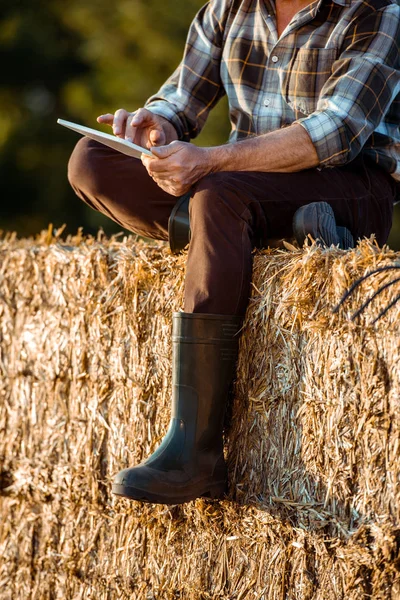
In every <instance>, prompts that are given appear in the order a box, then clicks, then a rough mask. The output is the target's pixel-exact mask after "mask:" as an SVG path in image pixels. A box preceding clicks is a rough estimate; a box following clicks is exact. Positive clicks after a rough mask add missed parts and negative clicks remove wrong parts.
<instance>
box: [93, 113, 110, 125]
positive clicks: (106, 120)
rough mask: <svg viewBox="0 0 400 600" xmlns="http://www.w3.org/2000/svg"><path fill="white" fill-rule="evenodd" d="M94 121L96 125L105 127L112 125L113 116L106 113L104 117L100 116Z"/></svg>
mask: <svg viewBox="0 0 400 600" xmlns="http://www.w3.org/2000/svg"><path fill="white" fill-rule="evenodd" d="M96 121H97V122H98V123H104V124H105V125H112V124H113V122H114V115H112V114H111V113H107V114H106V115H100V116H99V117H97V119H96Z"/></svg>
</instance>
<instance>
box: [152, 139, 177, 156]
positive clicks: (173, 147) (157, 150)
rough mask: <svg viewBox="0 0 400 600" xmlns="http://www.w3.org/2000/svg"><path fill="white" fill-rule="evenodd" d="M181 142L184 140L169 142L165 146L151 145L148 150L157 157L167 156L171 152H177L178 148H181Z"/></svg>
mask: <svg viewBox="0 0 400 600" xmlns="http://www.w3.org/2000/svg"><path fill="white" fill-rule="evenodd" d="M183 143H184V142H171V143H170V144H167V145H166V146H153V147H152V148H150V150H151V152H152V153H153V154H154V156H156V157H157V158H168V157H169V156H171V155H172V154H175V153H176V152H179V150H182V144H183Z"/></svg>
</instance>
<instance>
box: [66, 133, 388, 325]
mask: <svg viewBox="0 0 400 600" xmlns="http://www.w3.org/2000/svg"><path fill="white" fill-rule="evenodd" d="M69 179H70V182H71V185H72V187H73V188H74V190H75V191H76V193H77V194H78V196H79V197H80V198H82V199H83V200H84V201H85V202H86V203H87V204H89V205H90V206H91V207H92V208H95V209H96V210H99V211H100V212H103V213H104V214H106V215H107V216H109V217H110V218H111V219H113V220H114V221H116V222H117V223H119V224H120V225H121V226H123V227H125V228H127V229H128V230H130V231H133V232H135V233H138V234H140V235H144V236H146V237H152V238H156V239H163V240H167V239H168V218H169V215H170V213H171V210H172V208H173V206H174V205H175V203H176V198H175V197H173V196H171V195H169V194H167V193H166V192H163V191H162V190H161V189H160V188H159V187H158V186H157V185H156V184H155V183H154V182H153V180H152V179H151V178H150V177H149V176H148V174H147V171H146V170H145V168H144V167H143V165H142V163H141V162H140V161H139V160H137V159H134V158H129V157H127V156H125V155H123V154H121V153H119V152H116V151H114V150H112V149H110V148H107V147H106V146H103V145H102V144H98V143H97V142H94V141H92V140H88V139H87V138H83V139H82V140H81V141H80V142H79V143H78V144H77V146H76V148H75V150H74V152H73V154H72V156H71V160H70V164H69ZM394 197H395V185H394V181H392V180H391V178H390V177H389V176H388V175H387V174H386V173H384V172H383V171H381V170H380V169H377V168H375V167H373V166H368V167H366V166H365V165H364V164H363V163H362V161H360V162H358V163H357V164H355V163H352V164H350V165H349V166H348V167H343V168H340V169H323V170H321V171H319V170H317V169H310V170H307V171H302V172H299V173H256V172H237V173H236V172H235V173H232V172H226V173H215V174H212V175H209V176H207V177H205V178H203V179H202V180H201V181H199V182H198V183H197V185H196V186H194V189H193V193H192V198H191V201H190V219H191V242H190V246H189V254H188V261H187V268H186V282H185V307H184V308H185V312H189V313H190V312H195V313H209V314H210V313H211V314H222V315H238V316H243V315H244V313H245V310H246V307H247V303H248V298H249V295H250V281H251V269H252V250H253V249H254V248H255V247H257V248H262V247H265V246H266V245H267V244H268V239H269V238H271V237H272V238H280V237H292V219H293V215H294V213H295V212H296V210H297V209H298V208H299V207H300V206H303V205H305V204H308V203H311V202H318V201H325V202H328V203H329V204H330V205H331V207H332V209H333V211H334V214H335V218H336V222H337V225H339V226H344V227H347V228H348V229H349V230H350V231H351V233H352V234H353V236H354V238H355V239H357V238H359V237H363V236H370V235H371V234H372V233H374V234H375V235H376V239H377V242H378V243H379V244H383V243H385V242H386V240H387V237H388V235H389V231H390V227H391V219H392V210H393V209H392V207H393V199H394Z"/></svg>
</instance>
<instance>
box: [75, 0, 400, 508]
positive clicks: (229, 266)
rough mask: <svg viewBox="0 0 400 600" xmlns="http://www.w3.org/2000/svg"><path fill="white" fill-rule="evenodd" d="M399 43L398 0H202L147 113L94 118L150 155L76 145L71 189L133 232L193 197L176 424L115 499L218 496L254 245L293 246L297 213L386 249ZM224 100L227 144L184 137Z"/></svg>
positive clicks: (398, 106)
mask: <svg viewBox="0 0 400 600" xmlns="http://www.w3.org/2000/svg"><path fill="white" fill-rule="evenodd" d="M399 38H400V8H399V6H398V4H397V3H396V2H395V1H392V0H376V1H372V0H370V1H369V2H368V1H360V0H317V1H315V2H313V3H311V2H309V1H308V0H293V1H289V0H276V2H275V3H274V2H273V1H272V0H243V1H240V0H210V2H209V3H208V4H207V5H206V6H204V7H203V8H202V9H201V10H200V12H199V13H198V15H197V16H196V18H195V20H194V21H193V23H192V25H191V28H190V31H189V35H188V40H187V44H186V48H185V54H184V57H183V61H182V63H181V64H180V66H179V67H178V68H177V70H176V71H175V73H174V74H173V75H172V76H171V77H170V79H169V80H168V81H167V82H166V83H165V84H164V85H163V86H162V87H161V89H160V90H159V92H158V94H156V95H155V96H153V97H151V98H150V99H149V100H148V102H147V103H146V105H145V108H143V109H140V110H138V111H137V112H134V113H130V112H127V111H125V110H123V109H121V110H118V111H117V112H116V113H115V114H114V115H112V114H109V115H103V116H101V117H99V118H98V121H99V122H100V123H107V124H109V125H112V126H113V130H114V133H115V135H117V136H120V137H125V138H126V139H130V140H133V141H134V142H136V143H138V144H140V145H142V146H147V147H149V148H150V147H151V148H152V152H153V155H154V156H153V157H147V156H144V155H143V160H142V162H143V164H141V162H140V161H138V160H135V159H132V158H128V157H126V156H124V155H122V154H120V153H117V152H114V151H112V150H110V149H108V148H106V147H104V146H101V145H99V144H97V143H95V142H92V141H89V140H85V139H84V140H82V141H81V142H80V143H79V144H78V145H77V147H76V149H75V151H74V154H73V155H72V158H71V161H70V167H69V177H70V181H71V184H72V186H73V187H74V189H75V191H76V193H77V194H78V195H79V196H80V197H81V198H82V199H83V200H85V201H86V202H87V203H88V204H89V205H90V206H92V207H93V208H95V209H97V210H100V211H101V212H103V213H105V214H107V215H108V216H110V217H111V218H112V219H114V220H115V221H117V222H118V223H120V224H121V225H122V226H124V227H126V228H127V229H130V230H132V231H134V232H137V233H139V234H142V235H145V236H148V237H153V238H159V239H167V238H168V233H167V222H168V216H169V214H170V212H171V210H172V208H173V206H174V203H175V201H176V196H181V195H183V194H185V193H190V197H191V200H190V227H191V241H190V245H189V252H188V259H187V271H186V280H185V304H184V312H182V313H177V314H175V315H174V323H173V342H174V358H173V402H172V405H173V406H172V419H171V424H170V428H169V430H168V433H167V435H166V437H165V438H164V440H163V441H162V443H161V446H160V447H159V448H158V449H157V450H156V452H155V453H154V454H153V455H152V456H151V457H150V458H149V459H148V460H147V461H145V462H144V463H142V464H141V465H138V466H137V467H134V468H131V469H125V470H124V471H122V472H121V473H120V474H118V475H117V477H116V479H115V482H114V485H113V491H114V492H115V493H117V494H121V495H124V496H126V497H129V498H134V499H138V500H143V501H149V502H165V503H180V502H186V501H188V500H191V499H193V498H196V497H198V496H204V495H211V496H212V497H218V496H220V495H221V494H222V493H223V492H224V489H225V486H226V465H225V461H224V457H223V447H222V427H223V416H224V408H225V404H226V399H227V395H228V391H229V385H230V383H231V380H232V377H233V373H234V366H235V361H236V354H237V333H238V331H239V329H240V324H241V320H242V318H243V316H244V313H245V310H246V306H247V302H248V298H249V292H250V279H251V266H252V261H251V253H252V250H253V248H254V247H262V246H263V245H265V244H266V241H267V240H268V238H271V237H274V238H276V237H285V236H292V221H293V218H294V228H295V233H296V235H297V237H298V238H300V239H299V241H300V242H301V241H302V240H303V239H304V236H305V235H306V234H307V233H311V234H312V235H313V236H314V237H319V238H321V239H323V240H324V241H325V242H326V243H330V242H333V243H338V244H340V243H342V245H346V244H347V245H350V244H351V242H349V240H350V241H352V238H354V239H357V238H359V237H362V236H370V235H371V234H372V233H374V234H375V236H376V239H377V241H378V243H379V244H383V243H384V242H385V241H386V239H387V237H388V234H389V231H390V227H391V218H392V206H393V201H394V199H395V196H396V186H397V184H396V181H399V180H400V135H399V121H400V118H399V117H400V73H399V50H398V44H399ZM224 94H227V96H228V100H229V110H230V119H231V123H232V132H231V136H230V143H228V144H226V145H224V146H218V147H213V148H198V147H196V146H194V145H191V144H190V143H188V142H189V140H190V138H193V137H195V136H196V135H197V134H198V133H199V131H200V130H201V128H202V127H203V125H204V123H205V121H206V118H207V115H208V113H209V111H210V110H211V109H212V107H213V106H214V105H215V104H216V103H217V102H218V100H219V99H220V98H221V96H223V95H224ZM340 232H342V233H340ZM343 232H345V236H344V238H346V239H344V238H343ZM346 240H347V241H346Z"/></svg>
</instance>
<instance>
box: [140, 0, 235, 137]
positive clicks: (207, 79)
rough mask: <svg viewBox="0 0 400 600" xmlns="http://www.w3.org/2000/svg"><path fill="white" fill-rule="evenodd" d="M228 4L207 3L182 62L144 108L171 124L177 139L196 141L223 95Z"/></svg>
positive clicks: (192, 30) (195, 24) (216, 1)
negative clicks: (223, 51) (223, 62)
mask: <svg viewBox="0 0 400 600" xmlns="http://www.w3.org/2000/svg"><path fill="white" fill-rule="evenodd" d="M230 4H231V2H230V1H228V0H224V1H222V2H221V1H220V0H210V2H209V3H208V4H206V5H205V6H203V8H201V9H200V11H199V12H198V13H197V15H196V17H195V19H194V21H193V22H192V24H191V26H190V29H189V33H188V37H187V41H186V46H185V52H184V56H183V59H182V62H181V63H180V65H179V66H178V68H177V69H176V70H175V72H174V73H173V74H172V75H171V77H170V78H169V79H168V80H167V81H166V82H165V83H164V85H163V86H162V87H161V88H160V90H159V91H158V92H157V94H155V95H154V96H151V98H149V99H148V101H147V102H146V104H145V107H146V108H147V109H148V110H150V111H151V112H153V113H155V114H157V115H160V116H162V117H165V118H166V119H168V121H170V122H171V123H172V124H173V125H174V127H175V129H176V131H177V134H178V137H179V139H181V140H185V141H188V140H189V139H190V138H194V137H196V136H197V135H198V134H199V133H200V131H201V129H202V127H203V126H204V123H205V122H206V120H207V116H208V113H209V112H210V110H211V109H212V107H213V106H215V104H216V103H217V102H218V100H219V99H220V98H221V97H222V96H223V95H224V94H225V91H224V88H223V85H222V82H221V78H220V63H221V55H222V46H223V37H224V29H225V24H226V19H227V16H228V14H229V7H230Z"/></svg>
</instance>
